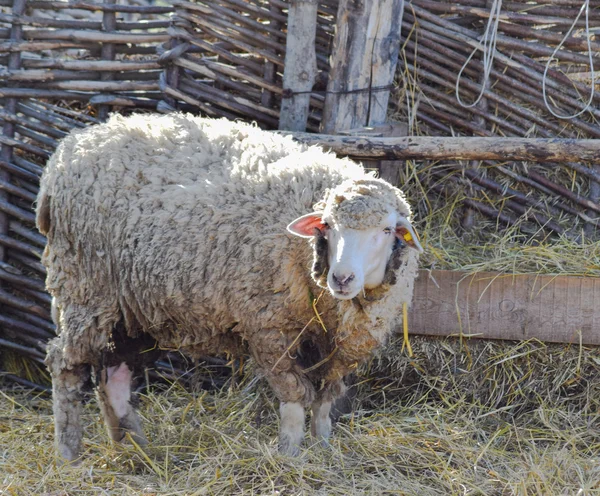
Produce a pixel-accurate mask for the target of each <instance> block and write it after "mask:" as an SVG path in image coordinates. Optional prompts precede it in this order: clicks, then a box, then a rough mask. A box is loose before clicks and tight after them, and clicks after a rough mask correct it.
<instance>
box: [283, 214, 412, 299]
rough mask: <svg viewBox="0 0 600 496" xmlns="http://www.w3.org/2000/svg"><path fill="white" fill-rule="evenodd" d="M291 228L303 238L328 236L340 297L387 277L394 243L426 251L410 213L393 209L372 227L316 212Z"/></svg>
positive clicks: (332, 277)
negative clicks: (330, 220) (337, 221)
mask: <svg viewBox="0 0 600 496" xmlns="http://www.w3.org/2000/svg"><path fill="white" fill-rule="evenodd" d="M288 231H289V232H290V233H292V234H295V235H297V236H301V237H303V238H312V237H315V236H324V237H325V239H326V240H327V248H328V250H327V255H328V262H329V272H328V274H327V287H328V289H329V291H330V292H331V294H332V295H333V296H334V297H335V298H338V299H340V300H350V299H352V298H354V297H355V296H357V295H358V294H359V293H360V292H361V291H363V289H371V288H375V287H377V286H379V285H380V284H381V283H382V282H383V280H384V277H385V271H386V267H387V264H388V261H389V259H390V257H391V255H392V251H393V250H394V246H396V244H397V243H398V240H400V242H401V243H403V244H405V245H407V246H408V247H410V248H413V249H415V250H417V251H419V252H423V248H422V247H421V244H420V243H419V240H418V237H417V235H416V233H415V231H414V229H413V227H412V226H411V224H410V222H409V221H408V219H406V217H403V216H401V215H399V214H398V213H397V212H390V213H389V214H388V215H387V216H386V217H385V218H384V219H383V220H382V222H381V224H379V225H376V226H373V227H371V228H369V229H360V230H359V229H350V228H348V227H344V226H340V225H335V224H332V225H329V224H328V223H326V222H324V221H323V220H322V218H321V213H319V212H315V213H311V214H308V215H303V216H302V217H299V218H298V219H296V220H295V221H294V222H292V223H291V224H290V225H289V226H288Z"/></svg>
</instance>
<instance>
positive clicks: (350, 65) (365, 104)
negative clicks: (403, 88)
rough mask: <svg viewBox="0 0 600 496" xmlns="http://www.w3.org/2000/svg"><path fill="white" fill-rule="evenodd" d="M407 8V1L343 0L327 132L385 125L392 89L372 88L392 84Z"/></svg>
mask: <svg viewBox="0 0 600 496" xmlns="http://www.w3.org/2000/svg"><path fill="white" fill-rule="evenodd" d="M403 7H404V2H403V0H380V1H376V0H364V1H361V2H357V1H356V0H341V1H340V4H339V8H338V18H337V32H336V36H335V41H334V44H333V53H332V55H331V71H330V73H329V83H328V85H327V91H328V94H327V96H326V98H325V109H324V112H323V121H322V124H321V128H322V130H323V132H325V133H337V132H339V131H343V130H346V129H354V128H357V127H362V126H370V125H373V124H381V123H382V122H385V118H386V112H387V106H388V105H387V104H388V100H389V89H388V90H384V89H377V90H375V91H372V90H371V88H375V87H377V88H385V87H386V86H390V85H391V84H392V82H393V78H394V73H395V70H396V63H397V61H398V50H399V43H400V26H401V22H402V12H403ZM357 90H359V91H358V92H357ZM349 92H350V93H349Z"/></svg>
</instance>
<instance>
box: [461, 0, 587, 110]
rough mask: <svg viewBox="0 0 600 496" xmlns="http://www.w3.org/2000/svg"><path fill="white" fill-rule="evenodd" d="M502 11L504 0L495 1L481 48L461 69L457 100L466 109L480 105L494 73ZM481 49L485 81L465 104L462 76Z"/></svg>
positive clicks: (470, 56) (474, 51)
mask: <svg viewBox="0 0 600 496" xmlns="http://www.w3.org/2000/svg"><path fill="white" fill-rule="evenodd" d="M586 1H587V0H586ZM501 10H502V0H494V2H493V3H492V8H491V10H490V17H489V19H488V23H487V26H486V27H485V32H484V33H483V38H482V40H481V42H480V46H479V47H475V48H474V49H473V51H472V52H471V55H469V57H468V58H467V60H466V62H465V63H464V64H463V66H462V67H461V69H460V72H459V73H458V76H457V78H456V88H455V90H456V100H457V101H458V103H459V104H460V105H461V106H462V107H464V108H471V107H474V106H475V105H477V104H478V103H479V101H480V100H481V98H482V97H483V93H484V92H485V88H486V86H487V83H488V81H489V78H490V73H491V72H492V66H493V64H494V54H495V53H496V41H497V39H498V23H499V22H500V11H501ZM480 48H481V52H482V56H483V80H482V82H481V91H480V92H479V95H478V96H477V98H476V99H475V101H474V102H473V103H469V104H467V103H464V102H463V101H462V100H461V98H460V81H461V79H462V74H463V72H464V70H465V69H466V68H467V66H468V65H469V62H471V59H472V58H473V57H474V56H475V54H476V53H477V50H479V49H480Z"/></svg>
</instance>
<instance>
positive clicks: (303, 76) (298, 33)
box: [279, 0, 317, 131]
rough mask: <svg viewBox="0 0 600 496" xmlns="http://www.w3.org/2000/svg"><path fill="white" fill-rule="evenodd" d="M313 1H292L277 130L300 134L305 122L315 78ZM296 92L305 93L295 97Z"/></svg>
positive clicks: (314, 6) (304, 128) (315, 13)
mask: <svg viewBox="0 0 600 496" xmlns="http://www.w3.org/2000/svg"><path fill="white" fill-rule="evenodd" d="M316 30H317V1H316V0H292V2H291V4H290V9H289V14H288V32H287V43H286V53H285V69H284V72H283V89H284V91H283V98H282V100H281V115H280V117H279V129H283V130H289V131H304V130H306V123H307V121H308V107H309V102H310V93H309V92H310V90H312V87H313V85H314V84H315V79H316V77H317V55H316V52H315V34H316ZM296 92H306V93H302V94H296Z"/></svg>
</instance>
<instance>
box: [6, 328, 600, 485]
mask: <svg viewBox="0 0 600 496" xmlns="http://www.w3.org/2000/svg"><path fill="white" fill-rule="evenodd" d="M401 345H402V343H401V341H397V342H394V343H393V344H392V345H391V346H390V347H389V348H388V350H387V351H386V353H385V354H384V355H382V356H381V357H380V358H377V359H374V360H373V361H372V363H370V364H369V366H368V367H365V368H364V369H362V370H361V371H360V372H359V373H358V376H357V377H356V378H355V381H354V384H355V385H354V386H353V387H352V389H351V391H354V392H355V393H356V398H355V399H354V410H353V412H352V413H349V414H345V415H342V416H341V418H340V419H339V421H338V422H337V424H336V426H335V429H334V437H333V440H332V443H331V447H330V448H328V449H324V448H321V447H318V446H311V445H308V446H307V447H306V449H305V450H304V451H303V452H302V455H301V456H300V458H298V459H292V458H288V457H285V456H281V455H279V454H278V453H277V450H276V443H275V438H276V433H277V406H276V402H275V401H274V399H273V396H272V394H271V393H270V391H269V389H268V387H267V386H266V384H265V383H264V381H262V380H253V379H252V374H250V373H249V374H248V375H245V376H243V377H241V378H240V380H238V381H237V383H236V385H235V386H233V387H225V388H223V389H222V390H221V391H218V392H206V391H198V392H195V393H193V392H187V391H185V390H183V389H182V388H181V387H180V386H177V385H172V386H170V387H164V388H155V389H154V390H151V391H145V392H144V393H142V394H141V413H142V415H143V417H144V419H145V428H146V431H147V433H148V435H149V437H150V439H151V440H152V448H151V450H149V452H148V453H147V454H144V453H142V452H141V451H139V450H138V449H135V448H127V449H124V450H123V449H116V448H114V447H113V446H111V445H110V443H109V441H108V438H107V435H106V434H105V432H104V429H103V426H102V424H101V422H100V419H99V411H98V408H97V405H96V403H95V402H94V401H90V402H89V403H87V405H86V407H85V413H84V423H85V425H86V428H85V439H86V441H85V449H86V452H87V453H86V456H85V459H84V461H83V463H82V464H81V466H79V467H68V466H66V467H65V466H62V467H60V466H57V464H56V462H55V459H54V455H53V445H52V438H53V434H52V417H51V404H50V400H49V398H48V397H46V396H39V395H36V394H32V393H28V392H27V391H14V390H13V391H9V390H8V389H4V392H2V389H0V396H1V399H0V494H2V495H5V494H6V495H28V494H35V495H41V494H45V495H54V496H58V495H74V494H111V495H120V494H147V495H150V494H160V495H167V494H169V495H171V494H172V495H183V494H185V495H188V494H215V495H224V494H226V495H229V494H257V495H267V494H268V495H273V494H278V495H297V494H318V495H325V494H327V495H329V494H331V495H350V494H382V495H384V494H406V495H438V494H440V495H442V494H443V495H448V494H452V495H454V494H457V495H459V494H460V495H467V494H468V495H475V494H481V495H484V494H485V495H512V494H519V495H525V494H527V495H532V494H536V495H576V494H579V495H593V494H600V455H598V453H599V450H600V429H599V427H600V423H599V422H600V418H599V408H598V407H599V403H600V391H599V389H600V358H599V357H598V355H597V352H596V351H594V350H591V349H586V348H578V347H569V346H562V345H552V346H550V345H544V344H542V343H539V342H535V341H531V342H525V343H519V344H516V343H495V342H481V341H469V342H466V341H465V342H463V343H460V342H459V341H458V340H435V339H424V338H416V337H414V338H413V339H412V347H413V350H414V357H413V358H408V357H407V356H406V354H405V352H404V351H402V348H401ZM249 368H250V369H251V368H252V367H251V366H250V367H249Z"/></svg>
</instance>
